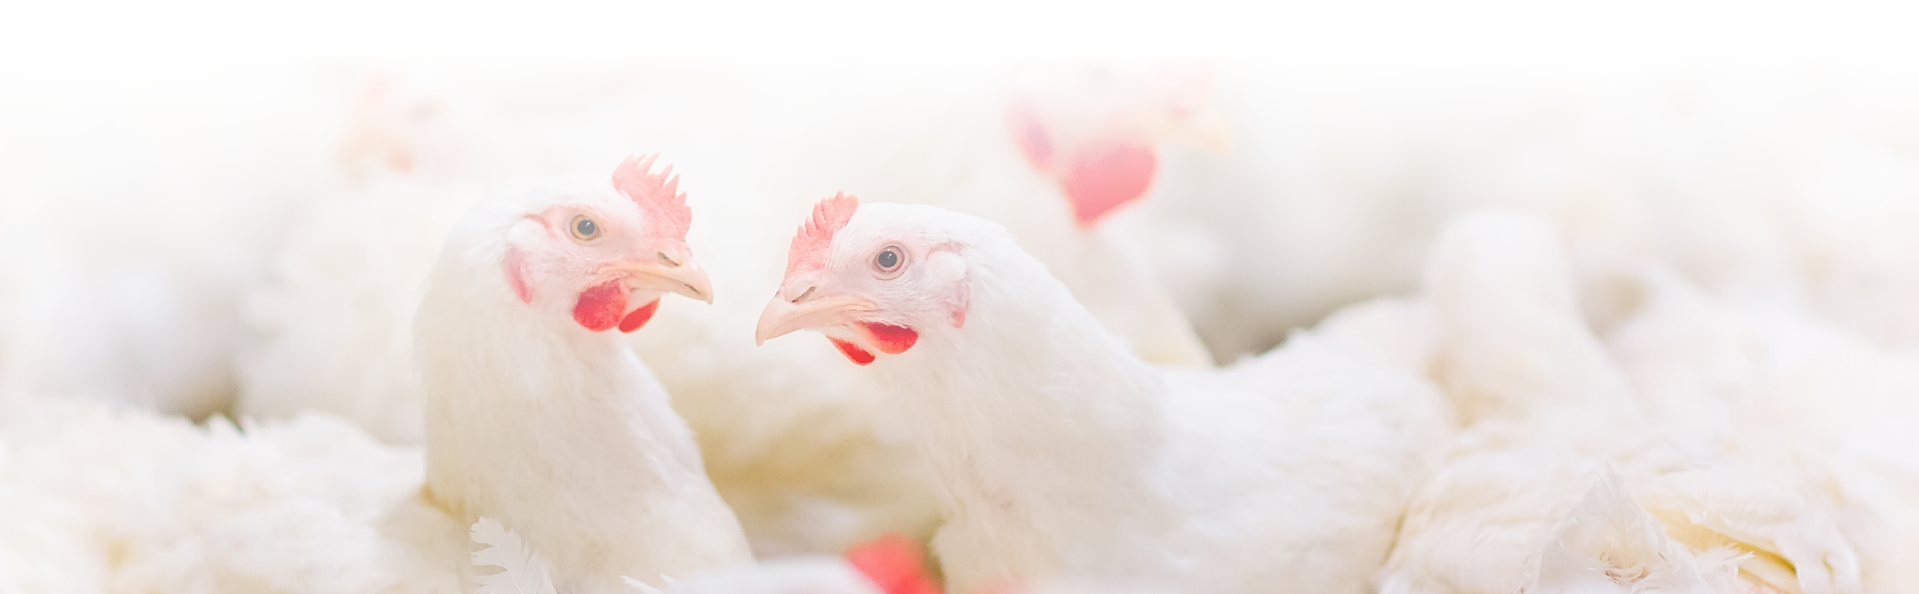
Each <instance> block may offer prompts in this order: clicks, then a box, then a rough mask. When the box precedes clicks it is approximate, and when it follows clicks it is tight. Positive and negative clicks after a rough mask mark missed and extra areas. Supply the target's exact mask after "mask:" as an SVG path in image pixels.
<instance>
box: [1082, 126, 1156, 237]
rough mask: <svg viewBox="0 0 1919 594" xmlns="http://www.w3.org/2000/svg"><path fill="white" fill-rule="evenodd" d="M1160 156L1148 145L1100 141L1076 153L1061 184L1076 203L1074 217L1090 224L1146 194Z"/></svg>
mask: <svg viewBox="0 0 1919 594" xmlns="http://www.w3.org/2000/svg"><path fill="white" fill-rule="evenodd" d="M1158 165H1159V157H1158V156H1157V155H1155V154H1153V147H1152V146H1151V145H1144V144H1125V143H1115V144H1100V145H1095V146H1091V147H1087V149H1086V150H1083V151H1079V152H1078V153H1075V154H1074V155H1073V160H1072V162H1071V163H1068V164H1067V166H1066V171H1065V172H1064V175H1062V176H1061V178H1060V186H1061V187H1062V188H1063V189H1065V190H1066V197H1067V198H1068V199H1070V200H1071V201H1072V203H1073V218H1075V219H1077V220H1078V221H1079V224H1080V226H1082V227H1090V226H1092V225H1093V223H1095V222H1098V221H1099V218H1100V217H1102V216H1105V215H1106V213H1108V212H1111V211H1112V210H1113V209H1115V208H1118V207H1120V206H1121V205H1123V204H1126V203H1128V202H1132V201H1133V200H1136V199H1138V198H1139V197H1140V196H1143V195H1145V194H1146V186H1148V185H1150V184H1152V183H1153V171H1154V169H1155V168H1156V167H1157V166H1158Z"/></svg>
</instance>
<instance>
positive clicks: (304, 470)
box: [0, 160, 752, 592]
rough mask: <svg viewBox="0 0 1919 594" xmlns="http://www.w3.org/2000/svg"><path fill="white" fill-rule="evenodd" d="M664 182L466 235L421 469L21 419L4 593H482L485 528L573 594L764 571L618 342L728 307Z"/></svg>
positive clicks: (298, 431)
mask: <svg viewBox="0 0 1919 594" xmlns="http://www.w3.org/2000/svg"><path fill="white" fill-rule="evenodd" d="M650 165H651V161H650V160H644V161H643V160H630V161H628V162H626V163H625V164H623V165H622V167H621V168H620V169H618V170H617V172H616V175H615V176H614V181H613V183H612V184H609V183H607V182H604V181H600V182H591V181H584V180H561V181H555V182H551V183H548V184H544V185H537V186H535V187H533V188H530V189H527V190H524V191H522V192H518V193H509V194H506V195H502V196H499V197H497V198H495V199H492V200H489V201H486V202H483V203H481V204H480V205H479V206H476V207H475V208H474V210H473V211H472V214H471V215H470V216H469V217H467V218H466V219H463V221H462V223H461V224H460V225H459V226H457V227H456V228H455V230H454V231H453V232H452V233H450V234H449V236H448V237H447V239H446V243H445V246H446V247H445V254H446V256H445V257H444V258H442V259H441V260H440V261H439V262H438V263H437V264H436V266H435V268H434V275H433V277H432V282H431V284H430V288H429V290H428V293H427V296H426V297H425V299H424V300H423V301H422V303H421V304H420V307H421V309H422V314H421V315H420V316H419V328H418V332H419V336H418V340H417V343H418V344H419V348H420V351H421V352H420V356H421V361H422V365H423V374H422V377H423V379H424V382H423V386H424V393H425V394H426V395H427V398H428V400H427V401H428V403H429V407H428V408H427V411H428V412H429V413H430V414H429V415H428V416H427V419H428V422H429V424H428V426H427V429H428V431H427V436H428V440H427V443H426V447H425V451H424V452H422V451H421V450H420V449H418V448H413V447H394V446H385V445H381V444H379V443H377V442H375V441H374V440H372V439H371V438H370V437H368V436H367V435H366V433H365V432H363V431H361V430H360V429H359V428H357V427H355V426H353V425H351V424H348V423H345V422H342V421H340V420H338V419H336V418H333V417H329V416H325V415H322V414H317V413H304V414H301V415H299V416H296V418H295V419H293V420H291V421H287V422H268V423H258V424H255V423H248V424H246V425H244V426H245V431H244V432H243V431H238V430H236V429H235V428H234V426H233V425H232V424H230V423H227V422H225V421H224V420H220V419H217V418H216V420H214V421H212V422H210V423H209V425H208V427H207V428H206V429H204V430H203V429H200V428H196V427H193V426H191V425H189V424H188V423H186V422H185V421H184V420H180V419H177V418H174V419H166V418H160V417H156V416H153V415H151V414H146V413H139V412H132V413H115V412H111V411H109V410H107V409H105V408H104V407H101V406H99V405H90V404H83V403H66V404H62V403H59V402H52V401H44V402H43V401H40V400H39V399H23V400H21V401H20V403H19V404H17V405H15V406H12V407H10V408H8V409H5V412H7V413H8V414H6V415H3V416H0V421H4V424H0V498H5V501H7V502H8V503H10V504H15V505H14V506H12V507H9V509H17V510H21V511H23V512H26V513H24V514H23V518H24V521H20V522H13V521H9V522H6V523H4V525H3V526H0V551H4V552H5V553H7V554H6V555H4V556H0V569H5V570H6V571H5V573H4V574H0V579H5V580H7V583H10V584H22V585H23V587H24V588H25V589H28V590H41V589H47V590H52V591H66V590H67V589H68V588H67V587H65V586H62V584H65V583H67V582H64V581H62V580H64V579H68V578H67V576H66V575H64V573H65V572H66V571H68V570H72V571H73V572H74V574H75V578H73V581H72V582H71V583H72V589H75V590H80V591H85V590H88V589H96V590H97V589H108V590H136V591H161V592H203V591H270V592H458V591H470V589H471V587H472V585H473V580H474V579H475V578H476V577H477V578H480V581H481V582H482V583H484V582H485V581H487V580H486V579H485V578H486V577H488V576H474V575H473V571H472V568H473V564H472V563H469V562H468V560H467V559H466V556H467V553H468V552H469V550H470V549H471V548H472V547H471V544H472V543H471V542H469V539H468V536H467V535H468V527H469V526H470V525H472V524H475V523H480V520H481V519H482V518H483V517H484V518H486V519H488V520H493V521H497V522H499V523H503V525H504V526H506V527H509V528H510V529H511V530H512V531H513V532H515V533H517V534H519V535H523V536H524V537H525V538H524V541H523V542H524V548H525V549H527V550H530V551H532V552H534V553H538V554H539V555H541V557H542V558H544V559H547V560H549V561H550V562H551V563H552V568H553V573H552V574H551V578H552V583H553V584H556V585H557V586H558V587H559V588H560V589H561V590H562V591H566V592H583V591H609V592H629V591H631V589H630V586H629V585H628V583H627V580H628V578H631V579H634V580H638V581H640V582H642V583H647V584H651V585H653V586H662V585H665V584H666V583H669V580H670V579H671V578H674V577H684V576H687V575H690V574H692V573H695V572H697V571H701V570H706V569H715V568H720V567H727V566H732V565H735V564H739V563H745V562H750V561H751V560H752V556H751V554H750V553H749V551H748V549H747V545H746V541H745V538H744V536H743V535H742V533H741V531H740V528H739V524H738V521H737V520H735V519H734V517H733V514H732V512H731V511H730V510H728V509H727V508H726V506H725V504H724V503H722V502H721V500H720V498H719V496H718V494H717V493H716V492H715V491H714V489H713V486H712V483H711V482H709V481H708V480H707V479H706V477H705V475H704V472H703V470H702V468H701V464H700V457H699V451H698V449H697V446H696V445H695V444H694V441H693V437H692V435H691V434H690V432H689V431H688V430H687V428H686V426H685V424H684V422H683V421H681V420H680V419H679V417H678V416H677V415H675V414H674V413H673V411H672V409H671V408H670V407H669V405H668V397H667V395H666V393H665V391H664V390H663V389H662V388H661V387H660V386H659V384H658V382H656V381H654V380H653V379H652V377H651V375H650V374H649V373H648V372H647V370H646V368H645V366H644V365H642V364H641V363H640V362H639V361H638V360H637V359H636V358H635V357H634V355H633V354H632V352H631V351H629V350H628V349H626V348H625V347H624V345H623V344H622V343H621V342H620V340H619V339H617V338H616V337H615V336H617V333H610V332H607V330H610V329H612V328H615V327H618V328H620V329H622V330H624V331H633V330H635V329H637V328H638V327H639V326H640V325H642V324H644V323H645V322H646V321H648V318H649V317H650V316H651V314H652V312H653V311H654V309H655V307H656V306H657V304H658V301H659V299H660V298H661V296H663V295H664V294H665V293H668V292H672V293H678V294H683V295H688V296H692V297H695V298H698V299H701V300H705V299H707V298H709V297H710V295H711V290H710V288H708V287H707V284H706V281H705V279H704V275H703V273H701V272H700V269H699V266H698V264H696V263H695V262H694V260H693V258H692V254H691V253H690V251H689V250H688V249H687V247H686V246H685V243H684V240H683V239H682V237H683V236H684V234H685V231H686V229H687V226H688V224H689V223H690V222H691V218H690V211H688V209H687V208H686V206H685V203H684V196H683V195H680V194H678V193H677V192H676V190H675V187H674V184H673V182H672V181H671V180H670V179H669V177H668V176H667V175H665V174H652V173H649V172H648V170H647V169H648V167H649V166H650ZM629 305H630V307H629ZM482 532H486V531H482V530H478V529H477V528H476V529H475V534H476V535H478V534H480V533H482ZM482 544H487V543H482ZM43 567H44V568H45V569H41V568H43ZM55 572H59V573H55ZM90 580H91V581H90ZM100 584H104V585H105V586H106V587H105V588H101V587H100Z"/></svg>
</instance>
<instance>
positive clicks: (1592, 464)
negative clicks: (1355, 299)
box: [1381, 213, 1860, 594]
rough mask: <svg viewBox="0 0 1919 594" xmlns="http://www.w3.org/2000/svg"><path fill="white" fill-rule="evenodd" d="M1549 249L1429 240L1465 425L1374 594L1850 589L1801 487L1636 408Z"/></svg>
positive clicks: (1851, 570)
mask: <svg viewBox="0 0 1919 594" xmlns="http://www.w3.org/2000/svg"><path fill="white" fill-rule="evenodd" d="M1558 241H1559V240H1558V238H1557V235H1556V234H1555V233H1553V231H1552V229H1551V228H1550V227H1549V226H1547V225H1545V224H1544V223H1543V222H1541V221H1539V220H1537V219H1535V218H1532V217H1526V216H1517V215H1512V214H1505V213H1498V214H1477V215H1473V216H1468V217H1463V218H1462V219H1461V220H1459V221H1456V222H1455V223H1453V224H1452V225H1451V226H1449V228H1448V230H1447V232H1446V234H1445V235H1444V236H1443V237H1442V239H1441V241H1440V247H1439V249H1437V250H1436V251H1435V254H1434V257H1433V260H1432V262H1431V263H1430V264H1429V266H1428V271H1427V280H1426V284H1427V287H1426V294H1425V296H1424V298H1425V299H1428V300H1430V303H1431V305H1432V307H1433V311H1434V313H1435V316H1436V322H1437V324H1436V328H1437V342H1436V343H1435V346H1436V350H1435V353H1434V356H1433V361H1434V374H1435V376H1436V377H1437V378H1439V379H1440V380H1441V383H1442V385H1443V386H1445V387H1446V389H1447V392H1448V394H1449V395H1450V396H1451V397H1452V398H1453V399H1454V401H1455V403H1457V404H1458V405H1459V407H1460V410H1461V412H1462V416H1464V417H1465V418H1466V420H1467V421H1468V422H1469V423H1470V425H1469V426H1468V427H1467V428H1466V429H1465V431H1464V432H1463V433H1462V436H1461V438H1460V440H1459V441H1458V442H1456V443H1455V444H1453V446H1452V447H1451V448H1449V452H1448V453H1447V455H1446V460H1445V462H1444V463H1443V465H1442V466H1441V468H1440V470H1439V471H1438V472H1437V474H1436V475H1435V477H1434V479H1433V480H1432V481H1431V482H1429V483H1427V484H1426V485H1424V486H1422V487H1421V489H1420V492H1419V495H1418V496H1417V497H1415V498H1414V500H1413V502H1412V504H1411V507H1410V508H1409V509H1408V510H1407V515H1406V521H1405V524H1404V527H1403V528H1402V530H1401V533H1400V535H1399V542H1398V544H1397V545H1396V547H1395V549H1394V551H1393V555H1392V558H1391V559H1390V560H1389V561H1388V563H1387V566H1386V568H1385V569H1384V571H1383V572H1382V577H1381V586H1382V591H1384V592H1389V593H1395V594H1398V593H1442V592H1486V593H1492V592H1512V591H1516V590H1521V589H1524V590H1526V591H1533V590H1542V591H1615V590H1628V591H1687V592H1698V591H1718V592H1740V591H1746V590H1748V589H1762V590H1761V591H1763V588H1772V589H1777V590H1780V591H1801V592H1856V591H1858V588H1859V583H1860V582H1859V580H1860V573H1859V562H1858V559H1857V557H1856V555H1855V553H1854V548H1853V546H1852V545H1851V543H1850V542H1849V541H1848V539H1847V538H1846V537H1845V536H1844V534H1843V533H1842V531H1841V530H1840V524H1839V523H1838V522H1837V520H1836V518H1835V516H1834V515H1833V514H1832V509H1831V508H1830V507H1828V506H1826V505H1824V504H1822V503H1821V502H1820V501H1819V500H1818V497H1816V496H1815V495H1816V492H1817V490H1818V487H1817V485H1816V484H1813V483H1809V482H1806V481H1805V480H1803V478H1802V477H1800V476H1797V475H1795V474H1794V473H1792V472H1790V471H1789V469H1782V468H1780V467H1779V466H1778V465H1777V464H1776V462H1777V461H1776V460H1764V459H1754V458H1749V457H1742V456H1740V455H1739V453H1738V451H1737V450H1736V449H1729V448H1727V447H1726V445H1725V444H1724V443H1722V442H1719V441H1716V440H1711V439H1697V438H1696V436H1697V434H1698V432H1700V430H1701V429H1703V428H1701V427H1697V426H1692V425H1689V424H1688V423H1687V421H1688V419H1685V418H1662V417H1661V416H1660V415H1656V414H1651V413H1650V412H1649V411H1652V410H1657V409H1656V408H1654V407H1652V406H1650V405H1649V403H1648V402H1647V401H1646V400H1643V399H1642V398H1641V396H1640V394H1639V393H1638V392H1637V391H1636V390H1635V388H1634V386H1633V384H1632V383H1631V382H1630V381H1629V380H1628V377H1627V376H1626V375H1625V374H1624V373H1622V372H1621V370H1620V369H1619V367H1618V366H1617V364H1616V363H1615V362H1614V361H1613V359H1612V358H1611V356H1610V354H1609V353H1608V352H1607V351H1606V350H1605V348H1604V346H1603V345H1602V343H1600V342H1599V341H1598V339H1597V338H1596V337H1595V336H1594V335H1593V333H1592V332H1591V331H1590V330H1589V329H1587V327H1586V325H1585V323H1584V321H1583V320H1582V318H1581V316H1580V312H1579V309H1578V307H1577V305H1576V304H1575V302H1574V300H1573V298H1572V295H1573V294H1574V293H1573V286H1572V281H1571V274H1570V272H1569V271H1568V270H1567V267H1566V264H1565V262H1564V260H1563V259H1562V258H1563V257H1562V256H1561V255H1560V254H1561V253H1562V252H1561V251H1560V250H1561V248H1560V247H1559V243H1558ZM1687 397H1697V396H1696V395H1694V396H1687ZM1662 421H1670V422H1662ZM1614 470H1616V471H1617V474H1614ZM1649 518H1650V519H1656V520H1657V522H1658V526H1659V528H1660V530H1650V529H1647V528H1646V525H1647V524H1646V523H1647V522H1648V521H1650V520H1649ZM1734 564H1736V565H1737V566H1738V567H1739V570H1740V573H1739V577H1740V579H1739V580H1730V579H1724V574H1725V573H1726V572H1725V571H1724V568H1725V567H1727V566H1729V565H1734Z"/></svg>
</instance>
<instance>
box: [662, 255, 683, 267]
mask: <svg viewBox="0 0 1919 594" xmlns="http://www.w3.org/2000/svg"><path fill="white" fill-rule="evenodd" d="M659 255H660V261H661V262H664V263H666V265H667V266H679V265H680V261H679V260H675V259H673V257H672V256H668V255H666V252H659Z"/></svg>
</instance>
